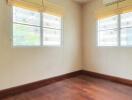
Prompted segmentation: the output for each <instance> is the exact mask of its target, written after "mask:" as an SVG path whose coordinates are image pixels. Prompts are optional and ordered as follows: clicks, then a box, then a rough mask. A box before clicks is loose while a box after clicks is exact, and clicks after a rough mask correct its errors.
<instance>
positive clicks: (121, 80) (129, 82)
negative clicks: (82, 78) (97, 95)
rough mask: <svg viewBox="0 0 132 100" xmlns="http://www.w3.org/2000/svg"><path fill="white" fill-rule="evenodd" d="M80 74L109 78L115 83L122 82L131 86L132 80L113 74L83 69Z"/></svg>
mask: <svg viewBox="0 0 132 100" xmlns="http://www.w3.org/2000/svg"><path fill="white" fill-rule="evenodd" d="M82 74H83V75H88V76H91V77H95V78H101V79H105V80H109V81H112V82H116V83H120V84H124V85H128V86H132V80H128V79H124V78H119V77H115V76H110V75H105V74H101V73H96V72H91V71H84V70H83V71H82Z"/></svg>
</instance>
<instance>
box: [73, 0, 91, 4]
mask: <svg viewBox="0 0 132 100" xmlns="http://www.w3.org/2000/svg"><path fill="white" fill-rule="evenodd" d="M74 1H76V2H78V3H86V2H88V1H91V0H74Z"/></svg>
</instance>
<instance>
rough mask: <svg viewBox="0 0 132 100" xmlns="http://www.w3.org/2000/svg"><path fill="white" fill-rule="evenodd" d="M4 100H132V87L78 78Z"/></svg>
mask: <svg viewBox="0 0 132 100" xmlns="http://www.w3.org/2000/svg"><path fill="white" fill-rule="evenodd" d="M2 100H132V87H129V86H125V85H122V84H117V83H113V82H110V81H106V80H101V79H96V78H92V77H88V76H78V77H75V78H71V79H67V80H63V81H60V82H57V83H54V84H51V85H48V86H45V87H42V88H39V89H36V90H33V91H30V92H25V93H23V94H19V95H16V96H12V97H9V98H6V99H2Z"/></svg>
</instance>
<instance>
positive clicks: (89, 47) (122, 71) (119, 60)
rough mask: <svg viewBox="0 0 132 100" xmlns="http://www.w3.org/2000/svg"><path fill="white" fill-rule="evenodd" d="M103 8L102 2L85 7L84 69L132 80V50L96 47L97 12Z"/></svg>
mask: <svg viewBox="0 0 132 100" xmlns="http://www.w3.org/2000/svg"><path fill="white" fill-rule="evenodd" d="M102 6H103V4H102V0H93V1H92V2H90V3H88V4H86V5H85V6H84V7H83V26H84V27H83V66H84V69H86V70H89V71H93V72H98V73H103V74H107V75H112V76H117V77H121V78H126V79H132V48H128V47H126V48H123V47H97V46H96V45H97V42H96V41H97V34H96V33H97V32H96V18H95V12H96V11H97V10H98V9H99V8H101V7H102Z"/></svg>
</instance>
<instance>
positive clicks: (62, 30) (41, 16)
mask: <svg viewBox="0 0 132 100" xmlns="http://www.w3.org/2000/svg"><path fill="white" fill-rule="evenodd" d="M13 7H14V6H12V7H11V17H12V26H11V28H12V35H11V46H12V47H13V48H37V47H63V44H64V40H63V34H64V20H63V19H64V18H63V17H62V16H61V29H60V30H61V34H60V35H61V38H60V45H44V44H43V35H44V32H43V28H44V27H43V18H44V17H43V13H42V12H40V45H38V46H37V45H36V46H34V45H32V46H26V45H16V46H15V45H13V38H14V37H13V24H14V23H15V22H13ZM21 25H24V24H21ZM27 25H28V24H27ZM28 26H30V25H28ZM31 26H36V25H31Z"/></svg>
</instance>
